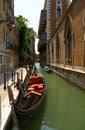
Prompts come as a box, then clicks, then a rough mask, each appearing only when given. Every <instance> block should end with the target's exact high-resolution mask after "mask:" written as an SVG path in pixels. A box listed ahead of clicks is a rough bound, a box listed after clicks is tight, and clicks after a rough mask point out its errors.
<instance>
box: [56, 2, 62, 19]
mask: <svg viewBox="0 0 85 130" xmlns="http://www.w3.org/2000/svg"><path fill="white" fill-rule="evenodd" d="M61 11H62V10H61V1H60V0H59V1H56V18H61Z"/></svg>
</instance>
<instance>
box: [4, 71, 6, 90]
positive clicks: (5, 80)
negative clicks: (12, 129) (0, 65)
mask: <svg viewBox="0 0 85 130" xmlns="http://www.w3.org/2000/svg"><path fill="white" fill-rule="evenodd" d="M4 90H6V73H4Z"/></svg>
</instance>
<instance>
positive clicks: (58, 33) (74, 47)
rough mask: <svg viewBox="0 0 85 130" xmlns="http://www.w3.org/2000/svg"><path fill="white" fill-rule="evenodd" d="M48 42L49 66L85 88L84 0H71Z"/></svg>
mask: <svg viewBox="0 0 85 130" xmlns="http://www.w3.org/2000/svg"><path fill="white" fill-rule="evenodd" d="M62 4H63V3H62ZM48 44H49V51H50V66H51V67H52V68H54V70H55V71H56V72H57V73H58V74H60V75H62V76H63V77H65V78H67V79H69V80H70V81H72V82H74V83H75V84H77V85H78V86H81V87H82V88H85V1H84V0H82V2H81V1H80V0H73V1H72V3H71V4H70V6H69V7H68V9H67V10H66V11H65V13H64V16H63V17H62V20H61V22H60V24H59V25H58V27H57V28H56V30H55V33H54V35H53V36H52V37H51V38H50V40H49V42H48Z"/></svg>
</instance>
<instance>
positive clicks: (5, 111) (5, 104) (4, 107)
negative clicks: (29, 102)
mask: <svg viewBox="0 0 85 130" xmlns="http://www.w3.org/2000/svg"><path fill="white" fill-rule="evenodd" d="M18 93H19V91H17V90H16V89H13V95H14V99H16V98H17V96H18ZM10 112H11V107H10V104H9V98H8V94H7V95H6V96H5V98H4V100H3V101H2V102H1V130H3V128H4V126H5V124H6V121H7V119H8V117H9V114H10Z"/></svg>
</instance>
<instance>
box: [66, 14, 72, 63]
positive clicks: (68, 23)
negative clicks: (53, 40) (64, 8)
mask: <svg viewBox="0 0 85 130" xmlns="http://www.w3.org/2000/svg"><path fill="white" fill-rule="evenodd" d="M72 34H73V32H72V20H71V17H70V16H67V18H66V22H65V33H64V38H65V59H66V60H67V61H71V59H72V36H73V35H72Z"/></svg>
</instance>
